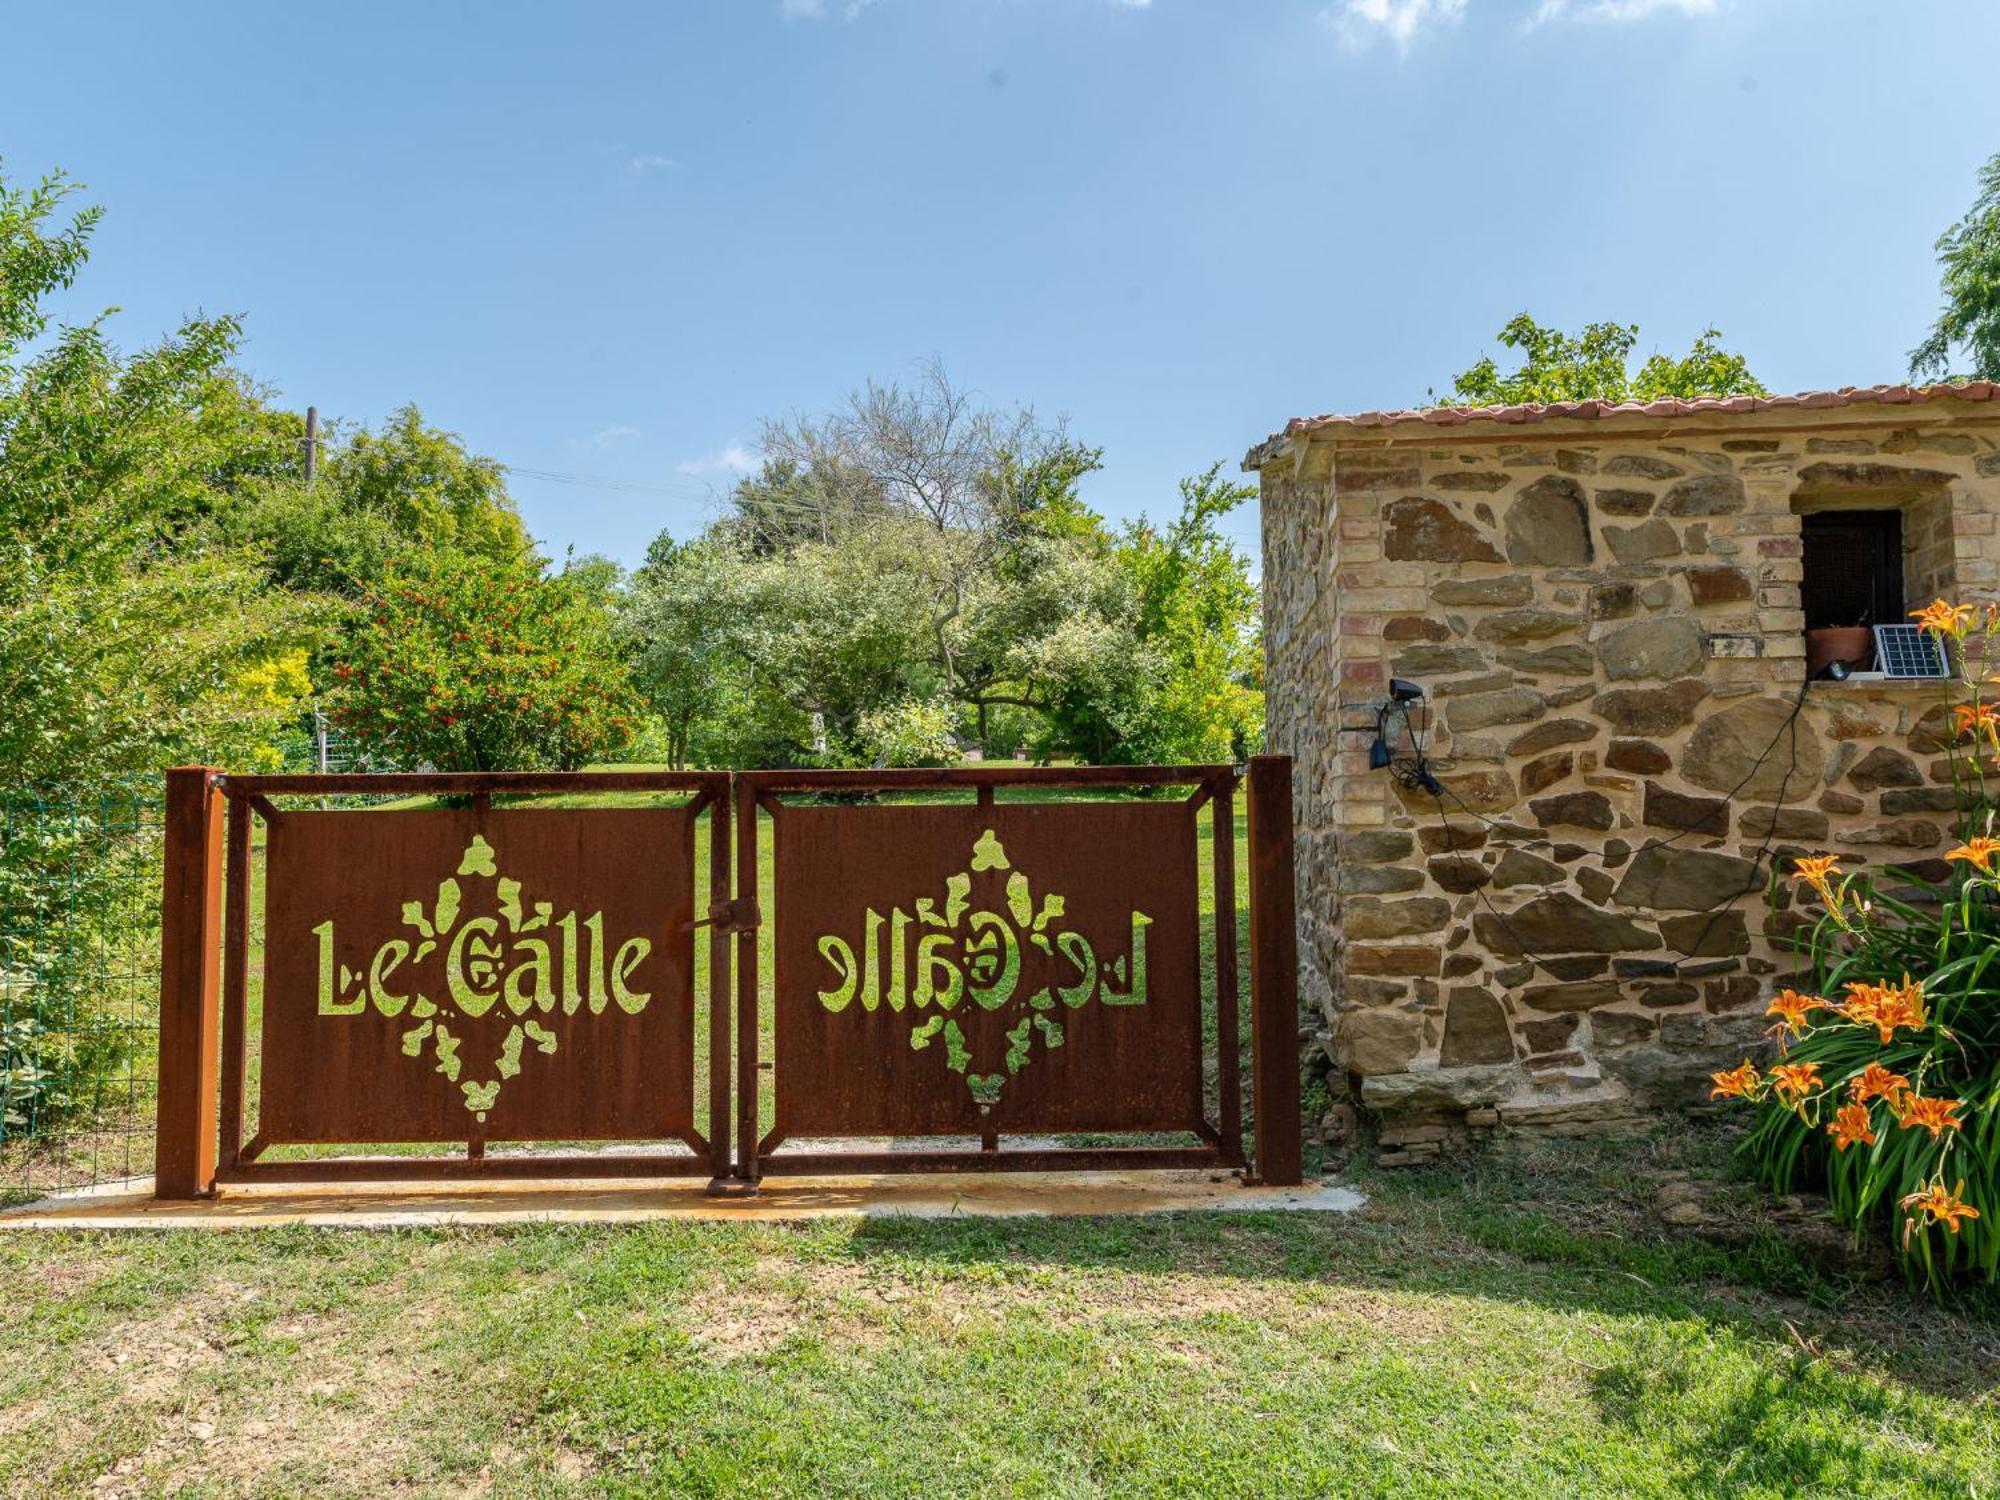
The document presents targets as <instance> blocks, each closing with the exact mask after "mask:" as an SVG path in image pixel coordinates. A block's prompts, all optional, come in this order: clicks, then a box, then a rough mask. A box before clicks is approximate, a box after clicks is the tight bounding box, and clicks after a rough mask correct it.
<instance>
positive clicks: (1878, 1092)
mask: <svg viewBox="0 0 2000 1500" xmlns="http://www.w3.org/2000/svg"><path fill="white" fill-rule="evenodd" d="M1909 1087H1910V1080H1909V1079H1907V1078H1905V1077H1904V1076H1903V1075H1902V1074H1901V1073H1892V1072H1890V1071H1889V1070H1888V1069H1887V1068H1885V1067H1883V1066H1882V1064H1880V1063H1878V1062H1872V1063H1870V1064H1869V1065H1868V1066H1867V1067H1865V1068H1863V1069H1862V1070H1861V1071H1860V1072H1859V1073H1856V1074H1855V1075H1854V1076H1853V1077H1852V1078H1850V1079H1848V1080H1847V1092H1848V1094H1849V1095H1850V1096H1851V1097H1852V1098H1853V1100H1854V1102H1855V1103H1857V1104H1866V1103H1867V1102H1868V1101H1869V1100H1870V1099H1887V1100H1888V1101H1889V1107H1890V1108H1891V1109H1894V1108H1895V1107H1896V1101H1897V1100H1898V1099H1899V1098H1900V1097H1901V1096H1902V1095H1903V1094H1905V1093H1907V1092H1908V1091H1909Z"/></svg>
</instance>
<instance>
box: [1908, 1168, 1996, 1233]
mask: <svg viewBox="0 0 2000 1500" xmlns="http://www.w3.org/2000/svg"><path fill="white" fill-rule="evenodd" d="M1902 1206H1903V1207H1904V1208H1906V1209H1909V1210H1911V1211H1912V1212H1913V1213H1918V1214H1922V1215H1923V1217H1924V1222H1925V1223H1927V1224H1942V1225H1944V1227H1945V1228H1946V1229H1948V1230H1950V1231H1951V1232H1952V1233H1953V1234H1957V1233H1958V1221H1959V1220H1960V1219H1976V1218H1978V1217H1979V1210H1978V1209H1976V1208H1974V1207H1973V1206H1972V1205H1971V1204H1970V1203H1967V1202H1966V1201H1965V1179H1964V1178H1963V1177H1961V1178H1959V1180H1958V1186H1957V1187H1955V1188H1953V1189H1952V1190H1951V1191H1949V1192H1946V1191H1945V1186H1944V1184H1943V1183H1941V1182H1938V1183H1933V1184H1931V1186H1930V1187H1929V1188H1927V1189H1925V1190H1924V1191H1923V1192H1921V1193H1912V1194H1910V1196H1909V1197H1907V1198H1905V1199H1903V1204H1902Z"/></svg>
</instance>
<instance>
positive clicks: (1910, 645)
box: [1875, 625, 1948, 677]
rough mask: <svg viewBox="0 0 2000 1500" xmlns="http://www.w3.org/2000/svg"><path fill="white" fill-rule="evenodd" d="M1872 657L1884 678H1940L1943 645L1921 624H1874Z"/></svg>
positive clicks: (1943, 671)
mask: <svg viewBox="0 0 2000 1500" xmlns="http://www.w3.org/2000/svg"><path fill="white" fill-rule="evenodd" d="M1875 659H1876V661H1877V662H1878V663H1880V665H1881V669H1882V675H1883V676H1884V677H1943V676H1945V675H1946V674H1947V670H1948V669H1947V667H1946V665H1945V659H1944V648H1943V647H1942V646H1941V645H1939V643H1938V638H1937V635H1936V634H1935V633H1934V632H1932V631H1929V630H1925V629H1924V628H1923V627H1922V626H1921V625H1877V626H1876V627H1875Z"/></svg>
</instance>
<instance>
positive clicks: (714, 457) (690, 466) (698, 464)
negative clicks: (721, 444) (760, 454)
mask: <svg viewBox="0 0 2000 1500" xmlns="http://www.w3.org/2000/svg"><path fill="white" fill-rule="evenodd" d="M756 467H757V455H756V454H754V453H752V452H751V451H750V450H749V449H748V448H746V447H744V446H743V445H742V444H741V443H731V444H730V445H729V446H728V447H726V448H718V449H717V450H716V451H715V452H713V453H711V454H709V455H708V457H706V458H690V459H688V460H686V461H685V462H683V463H682V464H680V465H679V468H680V471H681V472H682V473H683V474H692V475H694V476H696V477H697V478H699V477H701V476H702V475H704V474H748V473H749V472H750V471H751V470H752V469H754V468H756Z"/></svg>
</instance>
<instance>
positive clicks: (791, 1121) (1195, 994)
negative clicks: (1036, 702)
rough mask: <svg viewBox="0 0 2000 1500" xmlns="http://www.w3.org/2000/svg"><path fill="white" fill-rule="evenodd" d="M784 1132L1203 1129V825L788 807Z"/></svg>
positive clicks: (779, 957) (1089, 812)
mask: <svg viewBox="0 0 2000 1500" xmlns="http://www.w3.org/2000/svg"><path fill="white" fill-rule="evenodd" d="M774 875H775V888H774V896H775V902H774V904H775V907H776V912H775V921H776V931H775V934H774V944H773V948H774V958H775V964H776V974H775V981H774V983H775V996H776V1007H777V1009H776V1039H777V1059H776V1061H777V1077H776V1127H777V1132H778V1134H779V1135H781V1136H782V1135H818V1136H853V1135H882V1134H891V1135H896V1134H901V1135H950V1134H961V1135H991V1134H993V1133H995V1132H1001V1133H1007V1134H1018V1133H1024V1132H1033V1131H1044V1132H1046V1131H1106V1130H1119V1131H1200V1130H1202V1129H1203V1127H1204V1121H1203V1114H1202V1035H1201V1030H1202V1027H1201V1022H1202V996H1201V977H1202V969H1201V961H1200V942H1199V936H1200V910H1199V891H1198V886H1197V863H1196V839H1195V814H1194V811H1193V809H1192V808H1191V807H1190V806H1189V805H1188V804H1187V803H1185V802H1175V803H1170V804H1166V805H1150V804H1134V803H1095V804H1089V803H1073V804H1041V805H1007V806H976V807H974V806H964V805H958V806H929V807H784V808H782V809H781V810H780V811H779V812H778V813H777V815H776V849H775V872H774Z"/></svg>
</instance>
